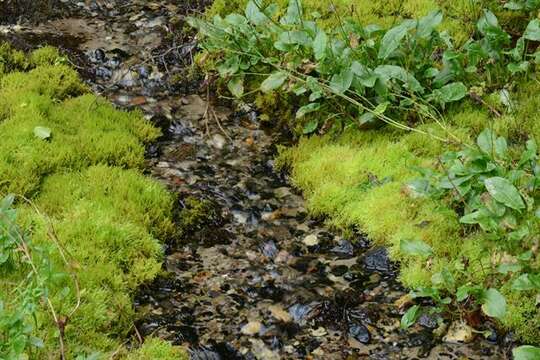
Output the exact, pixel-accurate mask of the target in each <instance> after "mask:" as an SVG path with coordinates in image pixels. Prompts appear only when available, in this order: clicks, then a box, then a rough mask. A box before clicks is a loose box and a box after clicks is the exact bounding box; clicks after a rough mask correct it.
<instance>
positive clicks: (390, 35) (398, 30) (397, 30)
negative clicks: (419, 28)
mask: <svg viewBox="0 0 540 360" xmlns="http://www.w3.org/2000/svg"><path fill="white" fill-rule="evenodd" d="M415 26H416V21H414V20H405V21H404V22H402V23H401V24H400V25H398V26H396V27H394V28H392V29H390V30H388V31H387V32H386V34H384V36H383V38H382V40H381V47H380V48H379V53H378V55H377V57H378V58H379V59H381V60H385V59H386V58H388V57H389V56H390V55H391V54H392V53H393V52H394V51H395V50H396V49H397V48H398V47H399V45H400V43H401V40H403V38H404V37H405V36H406V35H407V33H408V32H409V30H411V29H413V28H414V27H415Z"/></svg>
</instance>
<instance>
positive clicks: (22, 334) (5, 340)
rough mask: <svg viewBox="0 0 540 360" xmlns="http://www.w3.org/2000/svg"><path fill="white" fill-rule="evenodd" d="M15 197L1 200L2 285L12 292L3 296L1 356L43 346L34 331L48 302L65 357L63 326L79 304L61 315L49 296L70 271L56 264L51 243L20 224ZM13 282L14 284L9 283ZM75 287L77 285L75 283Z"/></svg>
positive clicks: (21, 355)
mask: <svg viewBox="0 0 540 360" xmlns="http://www.w3.org/2000/svg"><path fill="white" fill-rule="evenodd" d="M14 199H15V197H14V196H12V195H10V196H7V197H5V198H4V199H3V200H2V201H0V273H1V274H2V276H3V278H4V281H5V282H4V284H2V286H3V288H4V289H6V290H8V289H9V295H8V296H6V298H0V357H1V358H6V359H21V358H26V357H27V356H28V355H29V354H32V353H33V351H34V350H35V349H36V348H42V347H43V346H44V344H43V341H42V340H41V339H40V338H38V337H36V336H35V335H34V334H35V331H36V328H37V327H38V320H37V313H38V311H39V309H41V308H42V306H43V304H46V305H45V306H46V307H47V309H48V311H49V312H50V313H51V315H52V317H53V320H54V322H55V323H56V325H57V326H58V330H59V341H60V353H61V356H62V358H64V342H63V338H64V327H65V325H66V323H67V321H68V320H69V316H71V315H73V313H74V312H75V311H76V310H77V307H78V305H77V306H76V307H75V308H74V309H72V311H71V312H70V313H69V315H63V316H62V315H61V314H59V313H58V311H57V309H56V307H55V306H54V305H53V303H52V301H51V298H50V297H51V296H52V295H53V292H52V289H53V288H57V287H58V285H59V284H63V283H64V281H65V279H66V278H69V275H68V274H65V273H63V272H61V271H59V270H58V268H57V267H56V266H55V265H54V264H53V262H52V260H51V258H52V257H51V252H52V251H53V248H52V247H51V246H47V245H38V244H34V243H33V242H32V240H31V238H30V236H29V234H28V233H27V232H25V231H23V230H22V229H21V228H20V227H19V226H18V225H17V212H16V210H15V209H14V208H13V206H12V205H13V202H14ZM10 282H12V283H13V285H11V286H10V285H8V284H9V283H10ZM75 282H76V280H75ZM75 287H76V288H77V289H78V285H77V284H76V283H75ZM71 291H72V290H71V289H70V288H69V287H62V290H61V291H60V293H59V294H58V293H56V292H54V294H55V295H57V296H58V295H60V299H61V298H62V297H66V296H68V295H69V294H70V293H71ZM77 296H78V295H77ZM8 301H9V302H8Z"/></svg>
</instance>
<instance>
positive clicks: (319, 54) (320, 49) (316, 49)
mask: <svg viewBox="0 0 540 360" xmlns="http://www.w3.org/2000/svg"><path fill="white" fill-rule="evenodd" d="M327 47H328V35H326V33H325V32H324V30H319V32H318V33H317V36H316V37H315V40H314V41H313V53H314V55H315V59H316V60H321V59H323V58H324V57H325V55H326V48H327Z"/></svg>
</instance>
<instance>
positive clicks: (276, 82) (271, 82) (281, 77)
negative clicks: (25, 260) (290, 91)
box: [261, 71, 288, 93]
mask: <svg viewBox="0 0 540 360" xmlns="http://www.w3.org/2000/svg"><path fill="white" fill-rule="evenodd" d="M287 77H288V75H287V73H286V72H283V71H276V72H274V73H272V74H271V75H270V76H269V77H267V78H266V80H264V81H263V82H262V84H261V91H262V92H264V93H268V92H270V91H272V90H275V89H277V88H279V87H280V86H282V85H283V83H284V82H285V80H287Z"/></svg>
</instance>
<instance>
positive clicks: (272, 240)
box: [1, 0, 511, 360]
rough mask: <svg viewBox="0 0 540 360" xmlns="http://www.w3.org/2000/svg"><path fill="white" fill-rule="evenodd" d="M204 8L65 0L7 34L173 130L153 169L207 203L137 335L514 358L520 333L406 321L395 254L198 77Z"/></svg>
mask: <svg viewBox="0 0 540 360" xmlns="http://www.w3.org/2000/svg"><path fill="white" fill-rule="evenodd" d="M206 5H207V3H204V2H201V1H199V2H195V1H193V2H186V1H173V0H169V1H167V0H160V1H145V0H140V1H136V0H133V1H127V0H117V1H86V2H80V3H76V4H73V3H70V2H65V3H63V5H62V6H63V7H65V13H64V14H66V16H62V13H61V12H60V13H58V11H56V12H55V16H54V18H52V17H51V18H50V21H47V22H42V23H41V24H39V25H36V24H33V25H28V24H26V25H24V24H25V20H24V16H22V18H21V24H22V25H16V26H14V25H5V26H3V27H2V28H1V30H2V32H3V33H4V37H5V38H7V39H9V40H10V41H12V42H14V43H16V44H17V45H18V46H20V47H32V46H35V45H36V44H43V43H50V44H52V45H55V46H60V47H61V48H63V49H64V50H66V51H68V54H69V55H70V59H71V61H72V63H73V65H74V66H76V67H77V68H79V69H80V71H81V74H82V75H83V77H85V79H87V80H88V82H89V84H90V85H91V86H92V88H93V90H94V91H95V92H96V93H99V94H101V95H103V96H105V97H107V98H108V99H110V100H111V101H112V102H114V103H115V104H117V105H118V106H119V107H121V108H125V109H134V108H138V109H141V110H142V111H143V112H144V114H145V115H146V116H147V117H148V118H149V119H151V120H152V121H153V122H154V123H155V124H156V125H158V126H160V127H161V128H162V129H163V131H164V136H163V137H162V138H161V139H160V141H159V142H158V143H156V144H154V145H152V146H151V147H149V149H148V173H149V174H150V175H151V176H153V177H155V178H156V179H159V180H160V181H162V182H163V183H164V184H166V186H167V187H168V188H169V189H170V190H171V191H174V192H176V193H178V195H179V196H178V198H179V200H178V204H177V206H178V210H179V211H180V210H183V209H185V210H187V211H190V210H194V209H193V208H194V207H196V206H197V205H196V204H197V202H195V201H194V199H196V200H204V202H203V203H204V212H205V213H206V214H207V215H209V216H208V217H207V218H206V220H205V221H201V222H200V223H198V224H197V226H192V227H190V228H189V229H188V230H189V231H188V232H186V233H184V234H183V236H182V237H181V239H178V241H176V242H174V243H169V244H168V245H167V248H166V258H165V263H164V269H165V270H166V271H167V272H168V274H169V275H167V276H163V277H161V278H159V279H157V280H156V281H155V282H154V283H153V284H149V285H148V286H146V287H143V288H141V289H140V293H139V294H138V295H137V296H136V299H135V304H134V306H135V307H136V309H137V312H138V314H139V316H140V320H138V321H137V323H136V328H137V331H138V333H139V335H140V336H142V337H145V336H149V335H151V334H153V335H154V336H159V337H162V338H164V339H167V340H170V341H172V342H173V343H175V344H182V345H185V346H187V347H188V348H189V350H190V353H191V357H192V359H268V360H273V359H362V358H366V359H417V358H431V359H462V358H470V359H504V358H507V353H508V348H509V346H510V343H511V337H510V336H505V335H504V334H501V333H497V331H495V329H494V328H491V329H492V331H491V333H490V335H489V336H488V338H487V339H485V338H484V337H482V336H481V335H477V336H476V337H475V338H474V339H473V340H472V341H470V342H469V343H467V344H461V343H457V342H453V341H451V340H453V339H459V338H460V336H461V338H470V336H468V335H467V336H463V334H459V331H457V330H456V331H453V330H452V331H453V332H452V331H450V333H449V334H447V335H446V340H448V341H442V340H441V336H436V335H435V334H434V330H435V333H437V332H440V331H443V332H444V327H442V328H441V327H440V326H439V324H438V323H437V321H436V320H437V319H436V318H434V317H430V316H423V317H422V318H421V319H420V320H419V324H417V325H415V326H413V327H412V328H411V329H409V330H408V331H404V330H401V329H400V318H401V315H402V313H403V309H400V308H399V303H400V302H402V300H403V299H404V295H405V294H406V290H405V289H403V288H402V287H401V286H400V284H399V283H398V282H397V280H396V275H397V268H396V266H395V264H393V263H392V262H391V261H389V259H388V257H387V254H386V251H385V249H383V248H373V247H370V244H369V241H368V239H367V238H366V237H365V236H364V235H363V234H361V233H359V232H352V233H353V234H354V235H352V236H350V237H347V238H345V237H343V236H341V235H340V234H339V233H334V232H332V231H330V230H329V229H328V228H326V227H325V226H324V223H323V222H322V221H321V219H313V218H311V217H310V216H309V215H308V213H307V211H306V208H305V204H304V201H303V199H302V197H301V195H300V194H298V193H297V192H296V191H295V190H294V189H293V188H292V187H291V185H290V184H289V183H288V180H287V176H286V174H283V173H280V172H278V171H276V170H275V168H274V163H273V158H274V156H275V154H276V150H275V146H276V144H279V143H283V141H284V140H283V137H282V136H280V135H279V134H277V133H276V132H272V131H269V130H265V129H264V128H263V126H262V125H261V124H260V123H259V121H258V117H257V113H256V111H255V110H254V109H252V108H251V107H250V106H249V105H246V104H242V105H234V106H233V105H231V104H228V105H223V103H221V102H219V101H217V100H216V99H215V98H213V97H212V96H211V95H210V94H211V92H209V91H207V89H206V85H207V83H206V82H205V81H204V79H203V76H202V75H195V76H194V75H193V74H190V68H189V64H191V62H192V58H193V56H194V54H195V51H196V39H195V38H194V37H193V36H191V34H188V33H182V29H185V28H184V20H183V18H184V15H185V14H188V13H190V14H193V13H198V12H202V11H203V9H204V7H205V6H206ZM15 18H16V17H15ZM188 74H190V76H189V81H188V80H187V79H188ZM119 141H121V139H119ZM488 328H489V327H488ZM471 335H472V334H471ZM452 336H453V338H452Z"/></svg>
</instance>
